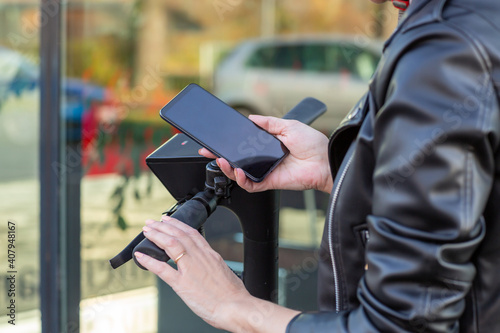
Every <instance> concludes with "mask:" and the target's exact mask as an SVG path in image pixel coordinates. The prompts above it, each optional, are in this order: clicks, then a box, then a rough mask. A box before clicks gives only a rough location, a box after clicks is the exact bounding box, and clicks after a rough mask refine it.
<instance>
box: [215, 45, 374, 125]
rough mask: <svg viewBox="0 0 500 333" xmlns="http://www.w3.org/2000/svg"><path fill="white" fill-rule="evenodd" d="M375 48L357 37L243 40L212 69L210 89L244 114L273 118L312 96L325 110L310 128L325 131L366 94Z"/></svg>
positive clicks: (337, 122) (371, 72)
mask: <svg viewBox="0 0 500 333" xmlns="http://www.w3.org/2000/svg"><path fill="white" fill-rule="evenodd" d="M381 50H382V43H381V42H378V41H368V40H367V39H366V38H359V36H358V37H357V36H295V37H276V38H270V39H253V40H247V41H245V42H243V43H242V44H240V45H239V46H237V47H236V48H235V49H234V50H233V51H232V52H231V53H229V55H228V56H227V57H226V58H225V59H224V60H223V61H222V62H221V63H220V64H219V65H218V67H217V68H216V70H215V72H214V93H215V94H216V95H217V96H218V97H219V98H221V99H222V100H223V101H225V102H226V103H228V104H229V105H231V106H232V107H234V108H235V109H237V110H238V111H240V112H241V113H243V114H245V115H248V114H262V115H272V116H276V117H281V116H283V115H284V114H285V113H286V112H288V111H289V110H290V109H291V108H292V107H293V106H295V105H296V104H297V103H298V102H300V101H301V100H302V99H303V98H305V97H308V96H311V97H315V98H317V99H319V100H321V101H323V102H324V103H325V104H326V105H327V107H328V111H327V112H326V113H325V115H323V116H322V117H320V118H319V119H318V120H316V121H315V123H314V124H313V126H314V127H316V128H318V129H320V130H323V131H325V132H330V131H332V130H333V129H335V128H336V127H337V125H338V124H339V123H340V121H341V120H342V119H343V118H344V116H345V115H346V114H347V113H348V112H349V110H350V109H351V107H352V106H353V105H354V103H355V102H356V101H357V100H358V99H359V98H360V97H361V96H362V95H363V93H364V92H366V90H367V86H368V81H369V80H370V78H371V76H372V74H373V72H374V71H375V68H376V66H377V64H378V61H379V59H380V55H381Z"/></svg>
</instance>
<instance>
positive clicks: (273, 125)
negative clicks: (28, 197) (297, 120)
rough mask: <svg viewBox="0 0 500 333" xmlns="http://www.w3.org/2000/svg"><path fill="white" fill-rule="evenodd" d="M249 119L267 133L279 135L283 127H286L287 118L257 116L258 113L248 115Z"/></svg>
mask: <svg viewBox="0 0 500 333" xmlns="http://www.w3.org/2000/svg"><path fill="white" fill-rule="evenodd" d="M248 119H250V120H251V121H253V122H254V123H255V124H256V125H258V126H260V127H262V128H263V129H264V130H266V131H267V132H268V133H270V134H273V135H281V134H282V133H283V131H284V130H285V128H286V127H287V122H288V121H287V120H284V119H280V118H276V117H269V116H259V115H253V114H252V115H250V116H249V117H248Z"/></svg>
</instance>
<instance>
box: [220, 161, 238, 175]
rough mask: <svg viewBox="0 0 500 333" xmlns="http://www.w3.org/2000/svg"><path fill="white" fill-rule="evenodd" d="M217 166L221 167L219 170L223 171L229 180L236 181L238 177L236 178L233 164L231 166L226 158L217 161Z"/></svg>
mask: <svg viewBox="0 0 500 333" xmlns="http://www.w3.org/2000/svg"><path fill="white" fill-rule="evenodd" d="M217 165H218V166H219V168H220V169H221V171H222V172H224V174H225V175H226V176H227V177H228V178H229V179H231V180H236V177H235V174H234V169H233V167H232V166H231V164H229V162H228V161H227V160H225V159H224V158H218V159H217Z"/></svg>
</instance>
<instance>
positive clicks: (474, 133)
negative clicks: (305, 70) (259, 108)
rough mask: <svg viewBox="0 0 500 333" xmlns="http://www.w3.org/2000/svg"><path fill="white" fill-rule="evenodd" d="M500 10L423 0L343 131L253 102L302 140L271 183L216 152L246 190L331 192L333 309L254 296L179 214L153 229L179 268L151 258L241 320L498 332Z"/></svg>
mask: <svg viewBox="0 0 500 333" xmlns="http://www.w3.org/2000/svg"><path fill="white" fill-rule="evenodd" d="M376 2H383V1H376ZM499 15H500V2H498V1H497V0H413V1H412V3H411V4H410V6H409V9H408V11H407V14H406V15H405V16H404V17H403V19H404V20H403V21H402V22H401V24H400V25H399V27H398V29H397V30H396V32H395V33H394V34H393V36H391V38H390V39H389V40H388V41H387V42H386V45H385V50H384V55H383V58H382V60H381V64H380V66H379V68H378V70H377V72H376V73H375V75H374V78H373V80H372V82H371V83H370V87H369V92H368V94H367V95H366V96H365V97H364V98H363V99H362V100H361V101H360V103H359V104H358V105H357V106H356V107H355V108H354V109H353V110H352V111H351V113H350V114H349V115H348V116H347V117H346V119H345V120H344V121H343V122H342V124H341V125H340V127H339V128H338V129H337V130H336V131H335V133H334V134H333V135H332V137H331V138H330V141H328V139H327V138H326V137H325V136H323V135H322V134H321V133H319V132H316V131H315V130H313V129H311V128H309V127H307V126H305V125H302V124H300V123H298V122H295V121H287V120H280V119H276V118H271V117H261V116H252V117H251V120H252V121H254V122H255V123H256V124H257V125H259V126H261V127H262V128H264V129H266V130H267V131H268V132H270V133H271V134H274V135H275V136H276V137H278V138H279V139H280V140H281V141H282V142H283V143H284V144H285V145H286V146H287V147H288V149H289V150H290V155H289V156H288V157H287V158H286V159H285V160H284V161H283V163H281V164H280V165H279V167H278V168H277V169H276V170H274V171H273V172H272V173H271V174H270V175H269V176H268V177H267V178H266V180H265V181H264V182H262V183H253V182H251V181H250V180H249V179H247V178H245V175H244V174H243V172H242V171H241V170H232V169H231V167H230V166H229V164H228V163H227V161H225V160H223V159H218V164H219V166H220V167H221V169H222V170H223V171H224V173H226V175H228V177H230V178H232V179H234V180H236V181H237V182H238V184H239V185H240V186H241V187H242V188H244V189H246V190H248V191H262V190H266V189H294V190H302V189H306V188H314V189H319V190H322V191H325V192H329V193H330V192H331V193H332V196H331V203H330V208H329V209H328V214H327V220H326V223H325V232H324V235H323V241H322V245H321V249H320V254H321V255H320V258H321V259H320V265H319V284H318V288H319V295H320V309H321V310H322V312H319V313H298V312H297V311H294V310H291V309H286V308H283V307H280V306H278V305H275V304H272V303H269V302H265V301H262V300H259V299H256V298H254V297H252V296H250V295H249V294H248V292H247V291H246V290H245V288H244V286H243V284H242V283H241V281H240V280H239V279H237V278H236V276H235V275H234V274H233V273H232V272H231V271H230V270H229V269H228V267H227V266H226V265H225V263H224V261H223V260H222V259H221V257H220V256H219V255H218V254H217V253H215V252H214V251H213V250H212V249H211V248H210V246H209V245H208V244H207V243H206V241H205V240H204V239H203V238H202V237H201V236H200V235H199V233H198V232H197V231H195V230H193V229H191V228H189V227H187V226H186V225H185V224H183V223H181V222H178V221H176V220H174V219H171V218H168V217H162V221H160V222H156V221H153V220H149V221H147V222H146V224H147V225H146V227H145V228H144V231H145V235H146V237H147V238H149V239H150V240H152V241H153V242H155V243H156V244H157V245H158V246H160V247H161V248H163V249H165V251H166V252H167V254H168V255H169V256H170V257H172V258H177V261H178V270H174V269H173V268H172V267H170V266H168V265H167V264H165V263H161V262H158V261H156V260H154V259H152V258H150V257H148V256H146V255H142V254H138V256H137V257H138V260H139V261H140V263H141V264H142V265H143V266H145V267H147V268H148V269H149V270H150V271H152V272H154V273H155V274H158V276H159V277H160V278H162V279H163V280H164V281H165V282H166V283H168V284H169V285H170V286H171V287H172V288H173V289H174V290H175V291H176V292H177V293H178V295H179V296H180V297H181V298H182V299H183V300H184V301H185V302H186V304H187V305H188V306H189V307H190V308H191V309H192V310H193V311H194V312H195V313H196V314H198V315H199V316H200V317H201V318H203V319H204V320H205V321H207V322H208V323H210V324H211V325H213V326H215V327H218V328H222V329H225V330H228V331H235V332H285V331H287V332H337V331H338V332H424V331H425V332H458V331H460V332H500V298H499V297H497V295H499V294H500V283H497V282H496V280H497V277H496V276H497V275H498V274H497V273H498V272H500V242H498V240H497V238H498V236H500V210H498V209H497V208H496V205H497V202H499V199H500V152H499V145H500V108H499V96H500V94H499V91H498V88H499V87H498V82H500V39H499V38H498V36H499V35H500V25H498V24H497V23H496V22H497V20H496V18H498V17H499ZM200 153H201V154H203V155H205V156H211V155H210V153H209V152H208V151H206V150H202V151H201V152H200ZM212 157H213V156H212Z"/></svg>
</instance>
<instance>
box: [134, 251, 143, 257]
mask: <svg viewBox="0 0 500 333" xmlns="http://www.w3.org/2000/svg"><path fill="white" fill-rule="evenodd" d="M134 255H135V256H136V257H137V258H142V257H143V256H144V254H143V253H141V252H134Z"/></svg>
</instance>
